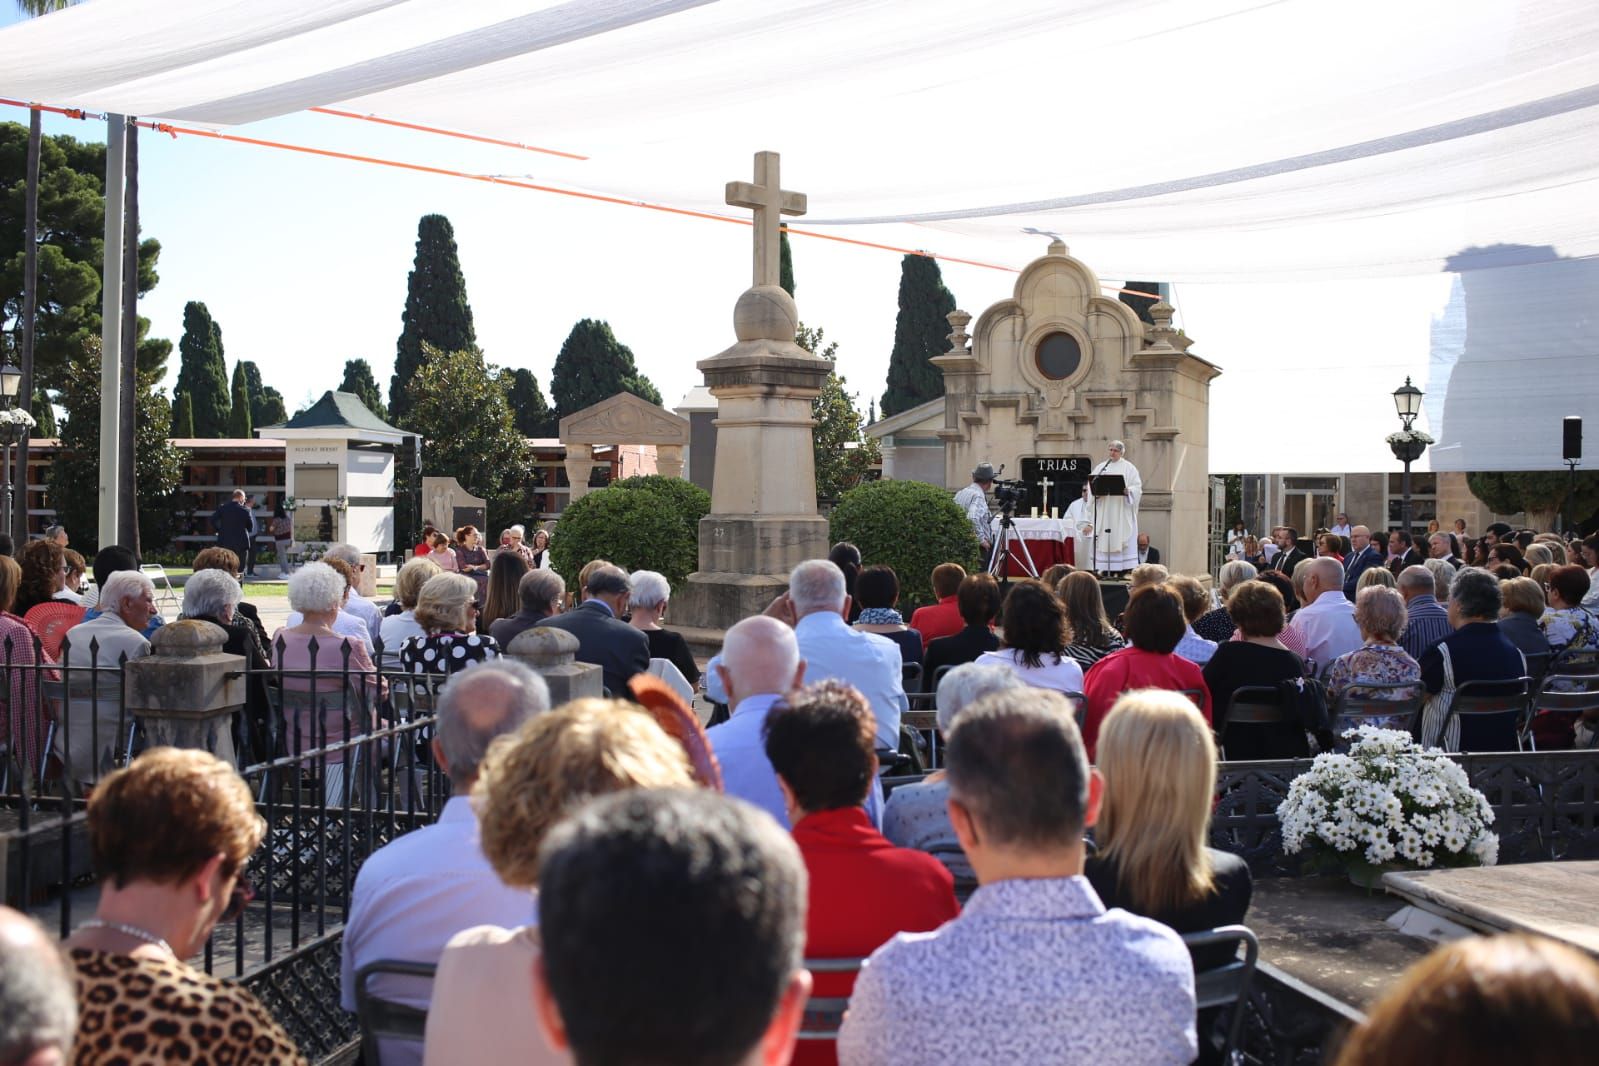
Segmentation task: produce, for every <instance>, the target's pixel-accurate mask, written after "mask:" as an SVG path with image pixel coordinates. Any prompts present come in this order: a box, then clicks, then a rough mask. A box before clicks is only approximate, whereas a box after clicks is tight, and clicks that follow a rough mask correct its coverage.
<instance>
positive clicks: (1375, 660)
mask: <svg viewBox="0 0 1599 1066" xmlns="http://www.w3.org/2000/svg"><path fill="white" fill-rule="evenodd" d="M1362 681H1364V682H1366V683H1367V684H1371V685H1404V684H1410V683H1415V684H1416V685H1417V688H1418V691H1419V688H1420V685H1421V667H1420V666H1419V665H1417V663H1416V660H1414V659H1412V658H1411V657H1410V653H1409V652H1407V651H1405V649H1403V648H1401V647H1399V646H1398V645H1396V644H1378V643H1375V642H1369V643H1366V644H1364V645H1362V646H1361V647H1359V648H1356V649H1355V650H1354V651H1352V652H1349V653H1347V654H1345V655H1340V656H1338V658H1336V659H1334V660H1333V662H1332V666H1331V667H1329V668H1328V670H1327V697H1328V698H1329V699H1331V700H1336V699H1337V698H1338V696H1339V694H1340V693H1342V692H1343V691H1344V690H1345V689H1348V688H1350V687H1352V686H1353V687H1355V688H1358V687H1359V682H1362ZM1414 694H1415V693H1406V692H1405V691H1404V690H1403V689H1390V690H1386V691H1382V690H1379V691H1376V692H1367V693H1365V694H1364V695H1365V696H1366V697H1367V698H1370V699H1379V700H1402V699H1405V698H1407V696H1409V695H1414Z"/></svg>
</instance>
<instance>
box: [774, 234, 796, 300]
mask: <svg viewBox="0 0 1599 1066" xmlns="http://www.w3.org/2000/svg"><path fill="white" fill-rule="evenodd" d="M780 236H781V241H780V244H779V246H778V247H779V253H778V275H777V276H778V281H777V283H778V284H779V285H781V286H783V291H784V292H786V293H788V294H789V295H790V296H793V295H794V253H793V252H792V251H790V250H789V247H788V230H787V229H784V230H783V231H782V232H781V235H780Z"/></svg>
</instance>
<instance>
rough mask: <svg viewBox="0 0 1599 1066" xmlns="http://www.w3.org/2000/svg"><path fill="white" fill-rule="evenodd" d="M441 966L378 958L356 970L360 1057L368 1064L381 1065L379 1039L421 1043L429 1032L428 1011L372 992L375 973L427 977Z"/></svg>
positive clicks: (356, 1008) (377, 974)
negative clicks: (370, 986) (371, 986)
mask: <svg viewBox="0 0 1599 1066" xmlns="http://www.w3.org/2000/svg"><path fill="white" fill-rule="evenodd" d="M437 969H438V967H436V966H434V965H433V964H432V963H427V962H406V961H404V960H402V959H378V960H377V961H375V962H369V963H367V964H366V965H365V966H363V967H361V968H360V969H359V970H357V971H356V972H355V1016H356V1020H357V1021H358V1022H359V1023H360V1026H361V1057H362V1058H363V1059H364V1060H365V1062H366V1063H367V1066H382V1062H383V1059H382V1054H381V1052H380V1041H382V1040H408V1041H415V1042H417V1043H421V1041H422V1038H423V1036H424V1035H425V1034H426V1032H427V1021H428V1012H427V1011H426V1010H422V1009H418V1008H416V1007H412V1006H410V1005H408V1004H405V1003H398V1002H396V1001H394V1000H391V999H384V998H382V997H381V996H376V995H373V993H372V990H371V988H369V987H368V985H369V984H370V982H371V980H372V979H373V978H374V977H383V976H389V977H420V978H424V979H426V980H428V981H431V980H433V975H434V973H435V972H436V971H437Z"/></svg>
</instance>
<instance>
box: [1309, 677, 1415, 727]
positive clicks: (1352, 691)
mask: <svg viewBox="0 0 1599 1066" xmlns="http://www.w3.org/2000/svg"><path fill="white" fill-rule="evenodd" d="M1385 692H1391V693H1393V694H1394V695H1392V696H1383V695H1381V694H1382V693H1385ZM1401 693H1409V695H1401ZM1426 700H1427V690H1426V689H1425V688H1423V687H1422V684H1421V682H1420V681H1395V682H1383V683H1380V684H1379V683H1377V682H1369V683H1368V682H1356V683H1352V684H1350V685H1349V686H1348V687H1346V688H1345V689H1344V690H1343V691H1342V692H1340V693H1339V694H1338V699H1337V700H1336V701H1335V702H1334V703H1333V710H1332V718H1333V732H1334V733H1336V734H1337V735H1338V736H1340V737H1342V736H1343V735H1344V732H1345V731H1346V730H1350V729H1356V728H1358V727H1360V726H1363V725H1372V726H1377V727H1378V728H1380V729H1402V730H1404V731H1405V732H1407V733H1412V734H1413V733H1415V731H1416V716H1417V715H1419V714H1420V713H1421V708H1422V704H1424V703H1425V702H1426Z"/></svg>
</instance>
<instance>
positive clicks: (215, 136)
mask: <svg viewBox="0 0 1599 1066" xmlns="http://www.w3.org/2000/svg"><path fill="white" fill-rule="evenodd" d="M0 104H3V105H6V106H8V107H21V108H29V109H33V110H38V111H48V112H51V113H52V114H57V115H65V116H66V117H68V118H75V119H80V120H81V119H85V118H95V119H103V118H105V116H104V115H100V114H95V113H92V112H88V111H83V110H81V109H79V108H63V107H51V106H49V105H48V104H30V103H25V102H23V101H21V100H8V99H5V98H3V97H0ZM310 110H312V111H319V112H323V113H325V114H332V115H340V116H346V117H349V118H360V119H368V118H370V120H371V121H374V122H381V123H384V124H386V125H391V126H399V127H402V128H405V129H415V130H422V131H425V132H431V133H442V134H445V135H447V136H458V137H462V138H465V139H467V140H478V141H483V142H485V143H488V144H500V145H506V146H508V147H512V148H527V150H528V151H534V152H547V153H549V154H552V155H566V156H568V158H572V159H586V158H587V157H586V156H576V155H569V154H568V153H565V152H557V151H555V150H553V149H548V148H529V147H528V146H527V145H521V144H515V143H513V142H511V141H497V140H494V139H492V138H486V137H477V136H475V135H473V134H457V133H451V132H450V131H448V130H436V129H433V128H432V127H428V126H418V125H414V124H411V123H406V122H396V121H393V120H391V119H379V118H373V117H371V116H366V115H357V114H354V113H353V112H345V111H332V110H329V109H327V108H320V107H313V108H311V109H310ZM133 122H134V125H136V126H140V127H142V128H144V129H147V130H153V131H155V132H157V133H165V134H167V135H168V136H169V137H172V138H174V139H176V138H177V137H178V135H179V134H186V135H188V136H191V137H205V138H209V139H211V140H218V141H232V142H235V143H238V144H251V145H255V146H256V147H259V148H277V149H281V150H283V151H287V152H303V153H305V154H307V155H316V156H323V157H325V158H328V159H344V160H348V161H350V162H354V163H370V164H372V165H374V166H383V167H393V168H395V169H397V170H414V171H416V172H418V173H421V174H434V175H438V176H441V177H447V178H464V179H466V180H467V181H481V182H485V183H487V184H490V185H509V186H511V187H513V188H518V189H528V190H530V191H533V192H548V193H555V194H556V195H559V196H573V197H577V198H578V199H581V200H594V201H597V202H599V203H605V204H617V205H619V206H622V207H641V208H644V209H645V210H649V211H660V212H663V213H665V214H670V215H683V216H685V217H688V218H702V219H707V220H709V221H712V222H730V223H733V224H735V225H739V226H752V225H754V223H753V222H752V221H751V220H750V219H747V218H735V217H733V216H732V215H719V214H716V213H714V212H711V211H696V210H694V209H692V208H687V207H669V206H667V205H665V204H652V203H650V202H648V201H647V200H627V199H623V198H622V197H619V196H605V195H603V194H601V193H592V192H582V191H580V190H577V189H563V188H560V187H559V186H555V185H538V184H535V183H533V182H528V181H517V180H515V179H512V178H500V177H495V176H494V175H491V174H471V173H468V172H467V171H464V170H451V169H449V168H448V167H435V166H428V165H426V164H424V163H405V162H401V161H400V160H397V159H384V158H382V157H380V156H370V155H357V154H355V153H353V152H339V151H335V150H333V149H330V148H312V147H309V146H307V145H301V144H288V143H286V142H283V141H267V140H262V139H261V138H258V137H242V136H239V135H237V134H231V133H218V132H216V131H215V130H200V129H190V128H188V127H184V126H173V125H170V124H168V123H165V122H140V121H138V120H137V119H135V120H133ZM782 228H783V229H784V230H785V231H787V232H789V233H792V234H795V235H796V236H800V237H817V238H820V239H821V240H824V241H836V242H838V243H839V244H850V245H854V246H856V247H858V248H875V249H877V250H879V251H884V252H895V253H897V254H900V255H918V256H922V257H923V258H926V259H935V260H939V261H941V262H945V263H959V264H961V265H964V266H974V267H982V268H984V269H986V270H1002V271H1004V272H1006V273H1008V274H1018V273H1020V271H1019V270H1017V268H1015V267H1008V266H1002V265H1000V264H998V263H985V262H983V261H981V260H978V259H962V258H960V257H958V256H951V255H940V254H938V253H936V252H929V251H925V250H923V249H920V248H901V247H899V246H897V245H893V244H879V243H878V242H876V241H863V240H861V239H859V238H856V237H844V236H841V235H839V234H836V233H821V232H818V231H817V230H805V229H794V228H792V227H791V226H788V225H784V226H783V227H782ZM1106 287H1107V288H1108V287H1109V286H1106ZM1117 291H1118V292H1124V293H1127V294H1128V295H1131V296H1145V297H1149V298H1151V299H1157V300H1158V299H1160V294H1159V293H1153V292H1140V291H1139V290H1137V289H1118V290H1117Z"/></svg>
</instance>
